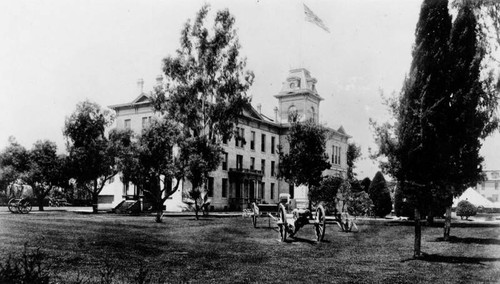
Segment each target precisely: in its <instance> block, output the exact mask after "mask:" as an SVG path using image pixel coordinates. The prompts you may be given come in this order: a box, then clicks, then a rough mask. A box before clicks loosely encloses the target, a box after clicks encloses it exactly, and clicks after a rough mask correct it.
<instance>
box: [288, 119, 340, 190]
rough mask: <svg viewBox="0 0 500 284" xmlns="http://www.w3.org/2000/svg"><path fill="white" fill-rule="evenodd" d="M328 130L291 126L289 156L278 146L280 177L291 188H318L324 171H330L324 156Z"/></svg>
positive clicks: (305, 124)
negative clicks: (293, 185)
mask: <svg viewBox="0 0 500 284" xmlns="http://www.w3.org/2000/svg"><path fill="white" fill-rule="evenodd" d="M327 133H328V130H327V129H326V128H325V127H323V126H321V125H319V124H316V123H314V121H312V120H308V121H305V122H299V121H295V122H292V126H291V127H290V131H289V133H288V135H287V138H286V139H287V141H288V144H289V145H288V146H289V147H288V153H285V147H284V146H283V145H279V147H278V153H279V156H280V171H279V177H282V178H284V179H285V180H286V181H287V182H288V183H290V184H296V185H306V186H309V187H311V186H318V185H319V183H320V182H321V175H322V173H323V171H324V170H326V169H329V168H330V167H331V165H330V163H329V162H328V155H327V154H326V153H325V149H326V138H327V136H326V135H327Z"/></svg>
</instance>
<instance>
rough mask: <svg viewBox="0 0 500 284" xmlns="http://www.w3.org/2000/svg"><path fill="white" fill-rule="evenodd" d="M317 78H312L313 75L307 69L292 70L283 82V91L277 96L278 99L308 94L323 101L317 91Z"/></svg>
mask: <svg viewBox="0 0 500 284" xmlns="http://www.w3.org/2000/svg"><path fill="white" fill-rule="evenodd" d="M316 82H317V80H316V78H313V77H311V73H309V71H308V70H307V69H305V68H298V69H292V70H290V72H289V73H288V76H287V78H286V80H285V82H283V86H282V87H281V91H280V92H279V93H278V94H277V95H275V97H276V98H280V97H286V96H294V95H301V94H308V95H311V96H312V97H315V98H316V99H318V100H320V101H321V100H323V98H322V97H321V96H320V95H318V91H317V90H316Z"/></svg>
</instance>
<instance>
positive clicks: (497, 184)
mask: <svg viewBox="0 0 500 284" xmlns="http://www.w3.org/2000/svg"><path fill="white" fill-rule="evenodd" d="M485 188H486V183H484V182H482V183H481V190H485ZM499 189H500V186H499V183H498V182H495V190H499Z"/></svg>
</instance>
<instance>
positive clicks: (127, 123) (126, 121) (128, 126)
mask: <svg viewBox="0 0 500 284" xmlns="http://www.w3.org/2000/svg"><path fill="white" fill-rule="evenodd" d="M130 128H131V124H130V119H125V129H130Z"/></svg>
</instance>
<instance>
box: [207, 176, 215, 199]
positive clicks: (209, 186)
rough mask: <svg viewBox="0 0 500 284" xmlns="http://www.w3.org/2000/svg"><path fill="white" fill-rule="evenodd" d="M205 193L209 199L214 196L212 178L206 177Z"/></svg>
mask: <svg viewBox="0 0 500 284" xmlns="http://www.w3.org/2000/svg"><path fill="white" fill-rule="evenodd" d="M207 187H208V188H207V193H208V196H209V197H213V196H214V178H213V177H208V184H207Z"/></svg>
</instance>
